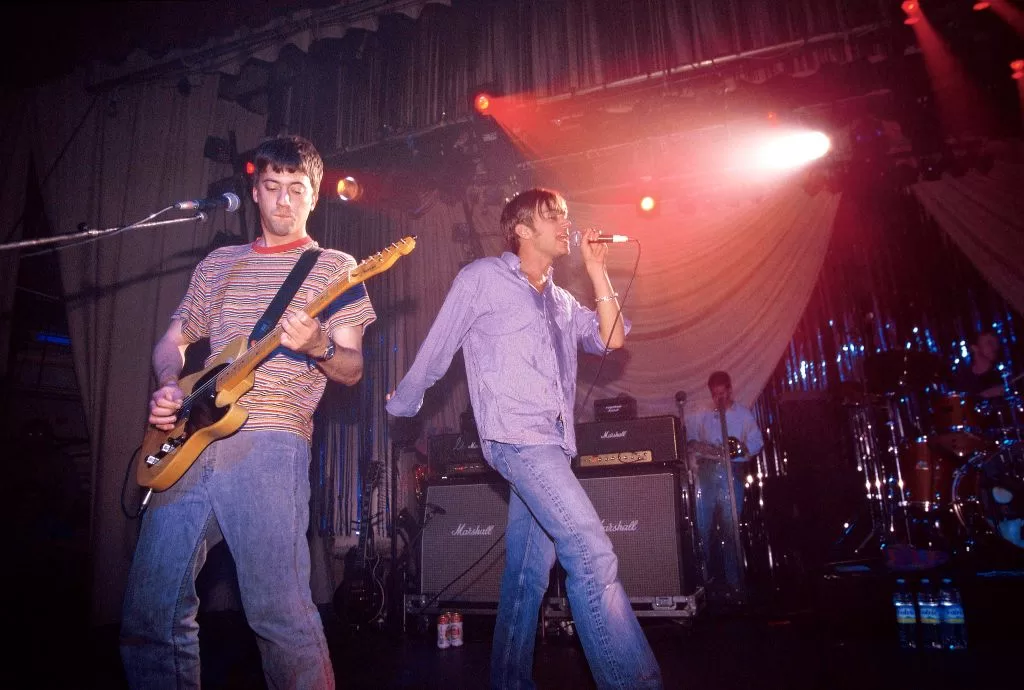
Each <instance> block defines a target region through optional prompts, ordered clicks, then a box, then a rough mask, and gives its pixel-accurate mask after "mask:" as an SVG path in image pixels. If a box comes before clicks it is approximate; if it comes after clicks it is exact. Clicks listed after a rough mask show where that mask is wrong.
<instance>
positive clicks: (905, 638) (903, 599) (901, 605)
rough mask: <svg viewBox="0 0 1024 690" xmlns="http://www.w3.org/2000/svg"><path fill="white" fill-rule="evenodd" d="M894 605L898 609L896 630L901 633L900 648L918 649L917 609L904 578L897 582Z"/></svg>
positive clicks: (893, 596) (893, 597)
mask: <svg viewBox="0 0 1024 690" xmlns="http://www.w3.org/2000/svg"><path fill="white" fill-rule="evenodd" d="M892 605H893V607H894V608H895V609H896V629H897V631H898V632H899V638H900V647H901V648H903V649H916V648H917V609H916V608H915V607H914V595H913V594H911V592H910V589H909V588H908V587H907V581H906V580H904V579H903V578H902V577H901V578H899V579H898V580H896V591H895V592H893V595H892Z"/></svg>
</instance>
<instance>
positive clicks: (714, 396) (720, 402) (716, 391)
mask: <svg viewBox="0 0 1024 690" xmlns="http://www.w3.org/2000/svg"><path fill="white" fill-rule="evenodd" d="M711 400H712V401H713V402H714V403H715V407H721V408H727V407H729V406H730V405H732V386H727V385H724V384H719V385H717V386H711Z"/></svg>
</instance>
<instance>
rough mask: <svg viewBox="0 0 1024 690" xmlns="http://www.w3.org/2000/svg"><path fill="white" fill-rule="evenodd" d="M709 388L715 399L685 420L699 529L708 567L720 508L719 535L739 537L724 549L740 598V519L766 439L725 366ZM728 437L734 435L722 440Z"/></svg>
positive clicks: (733, 592) (729, 581)
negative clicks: (751, 467)
mask: <svg viewBox="0 0 1024 690" xmlns="http://www.w3.org/2000/svg"><path fill="white" fill-rule="evenodd" d="M708 390H709V391H710V393H711V405H710V406H708V407H707V408H705V409H703V410H700V411H699V412H697V413H696V414H695V415H693V416H692V417H691V418H690V419H689V420H688V423H687V425H686V438H687V439H688V441H689V451H690V460H691V464H692V465H694V467H692V469H693V471H694V474H695V476H696V477H697V489H698V501H697V531H698V532H699V534H700V541H701V546H702V548H703V555H704V564H705V568H707V567H708V562H709V557H710V555H711V550H712V545H713V541H712V538H713V534H714V530H713V527H714V521H715V515H716V513H717V514H718V516H719V520H720V523H719V524H720V526H721V530H722V531H721V534H722V535H723V537H722V538H720V540H719V541H720V542H721V541H724V540H725V539H728V538H729V537H732V538H733V540H735V543H731V542H726V543H724V544H721V547H722V548H721V552H722V558H723V564H722V565H723V571H724V576H725V581H726V583H725V584H726V585H727V589H726V592H727V593H728V594H729V595H730V596H731V597H732V598H734V599H738V598H741V596H740V595H741V592H742V580H743V578H742V568H743V564H742V561H741V553H740V551H739V544H740V542H739V524H740V519H741V517H742V512H743V492H744V487H745V486H746V481H745V479H746V475H747V471H748V464H749V462H748V461H749V460H750V458H752V457H754V456H755V455H757V454H758V453H759V452H761V448H762V447H763V446H764V439H763V438H762V436H761V429H760V428H759V427H758V425H757V420H756V419H754V415H753V413H752V412H751V411H750V410H749V409H747V408H746V407H743V406H742V405H740V404H738V403H737V402H736V401H734V400H733V397H732V379H730V378H729V374H727V373H726V372H724V371H716V372H714V373H712V374H711V376H710V377H708ZM723 428H724V431H725V435H724V436H723ZM723 438H726V439H731V440H730V441H729V442H728V443H726V444H723V443H722V439H723ZM724 446H728V455H729V458H730V465H731V467H729V466H727V465H726V463H725V460H724V457H725V456H726V448H725V447H724ZM729 469H731V470H732V472H731V474H732V478H733V483H732V495H730V491H729V484H728V476H729ZM733 500H735V504H733ZM734 506H735V511H734V510H733V508H734ZM734 514H735V516H736V518H735V521H734V520H733V515H734Z"/></svg>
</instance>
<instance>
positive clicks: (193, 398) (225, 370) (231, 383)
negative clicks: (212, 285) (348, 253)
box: [135, 237, 416, 491]
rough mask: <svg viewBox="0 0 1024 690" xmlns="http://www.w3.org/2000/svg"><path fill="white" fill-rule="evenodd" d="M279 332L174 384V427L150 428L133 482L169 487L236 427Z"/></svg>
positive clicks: (406, 249)
mask: <svg viewBox="0 0 1024 690" xmlns="http://www.w3.org/2000/svg"><path fill="white" fill-rule="evenodd" d="M415 247H416V238H415V237H405V238H403V239H401V240H399V241H398V242H395V243H394V244H392V245H391V246H390V247H388V248H386V249H384V250H383V251H380V252H378V253H376V254H374V255H373V256H371V257H369V258H367V259H365V260H364V261H363V262H362V263H360V264H359V265H358V266H356V267H355V268H353V269H351V270H349V271H345V272H344V273H342V274H341V275H339V276H338V277H336V278H335V279H334V280H332V281H331V282H330V283H329V284H328V285H327V287H326V288H325V289H324V291H323V292H321V293H320V294H319V295H317V296H316V297H315V298H314V299H313V300H312V301H311V302H310V303H309V304H307V305H306V307H305V309H304V310H303V311H305V312H306V313H307V314H309V315H310V316H316V315H317V314H319V313H320V312H322V311H323V310H324V309H326V308H327V307H328V306H329V305H330V304H331V302H333V301H334V300H335V299H336V298H337V297H338V296H339V295H341V294H342V293H343V292H345V291H346V290H348V289H349V288H351V287H352V286H353V285H357V284H359V283H362V282H363V281H365V280H367V279H368V278H370V277H372V276H375V275H377V274H378V273H383V272H384V271H386V270H387V269H389V268H391V266H393V265H394V263H395V262H396V261H398V259H399V257H401V256H405V255H407V254H409V253H410V252H411V251H412V250H413V249H414V248H415ZM281 333H282V329H281V326H280V325H278V326H276V327H275V328H274V329H273V330H271V331H270V332H269V333H267V334H266V335H265V336H263V337H262V338H260V339H259V340H257V341H256V342H255V343H253V344H252V346H249V344H248V342H247V341H248V338H247V337H246V336H240V337H238V338H235V339H234V340H232V341H231V342H230V343H228V345H227V346H226V347H225V348H224V349H223V350H222V351H221V352H220V353H218V355H217V356H216V358H215V359H214V360H213V362H212V363H211V364H210V365H209V366H208V367H206V368H205V369H203V370H202V371H199V372H196V373H195V374H191V375H189V376H185V377H183V378H182V379H181V380H180V381H179V382H178V386H179V387H180V388H181V391H182V393H184V394H185V395H184V398H183V399H182V401H181V408H180V409H179V410H178V413H177V421H176V423H175V425H174V428H173V429H172V430H170V431H161V430H160V429H157V428H156V427H154V426H150V427H149V428H148V429H147V430H146V433H145V435H144V437H143V439H142V445H141V446H140V448H139V451H138V454H137V455H136V458H135V464H136V472H135V477H136V481H137V482H138V484H139V485H140V486H142V487H144V488H147V489H151V490H152V491H164V490H166V489H168V488H170V487H171V486H173V485H174V483H175V482H177V481H178V480H179V479H180V478H181V477H182V475H184V474H185V471H186V470H188V468H189V467H191V466H192V463H193V462H195V460H196V458H198V457H199V454H200V453H201V452H202V451H203V449H204V448H206V447H207V446H208V445H210V444H211V443H212V442H214V441H216V440H218V439H221V438H224V437H225V436H229V435H231V434H233V433H235V432H236V431H238V429H239V428H241V426H242V425H243V424H244V423H245V420H246V419H248V417H249V413H248V412H247V411H246V410H245V408H244V407H242V405H240V404H239V403H238V399H239V398H241V397H242V396H243V395H245V394H246V393H247V392H249V390H250V389H251V388H252V386H253V383H254V382H255V379H256V374H255V371H256V367H258V366H259V365H260V363H262V362H263V360H265V359H266V358H267V357H269V356H270V354H271V353H272V352H273V351H274V350H276V349H277V347H278V346H279V345H280V344H281Z"/></svg>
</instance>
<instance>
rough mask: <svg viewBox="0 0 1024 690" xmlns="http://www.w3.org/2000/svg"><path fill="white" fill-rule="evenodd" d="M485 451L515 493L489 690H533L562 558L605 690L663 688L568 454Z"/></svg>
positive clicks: (548, 448)
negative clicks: (545, 615) (540, 635)
mask: <svg viewBox="0 0 1024 690" xmlns="http://www.w3.org/2000/svg"><path fill="white" fill-rule="evenodd" d="M481 445H482V449H483V452H484V457H485V458H486V459H487V462H488V463H489V464H490V465H491V466H492V467H493V468H494V469H496V470H497V471H498V472H499V473H500V474H501V475H502V476H503V477H505V479H507V480H508V481H509V484H510V487H511V491H510V492H509V494H510V495H509V508H508V527H507V529H506V532H505V572H504V573H503V575H502V580H501V593H500V595H499V602H498V615H497V621H496V622H495V631H494V641H493V647H492V649H491V687H492V688H501V689H503V690H504V689H506V688H516V689H518V688H533V687H535V686H534V684H533V680H532V675H533V651H534V643H535V639H536V633H537V621H538V616H539V613H540V607H541V603H542V601H543V598H544V593H545V592H546V591H547V588H548V583H549V580H550V574H551V568H552V566H553V565H554V563H555V558H556V556H557V558H558V560H559V562H560V563H561V564H562V567H563V568H564V569H565V571H566V583H565V584H566V593H567V595H568V598H569V606H570V608H571V610H572V616H573V621H574V622H575V624H576V629H577V631H578V633H579V639H580V642H581V643H582V645H583V651H584V653H585V654H586V657H587V662H588V663H589V665H590V671H591V673H592V674H593V676H594V680H595V682H596V684H597V687H598V688H602V689H603V688H661V687H662V683H661V670H660V669H659V668H658V662H657V661H656V660H655V658H654V654H653V652H652V651H651V647H650V645H649V644H648V642H647V638H646V637H645V636H644V632H643V630H642V629H641V628H640V623H639V621H638V620H637V618H636V614H635V613H634V612H633V609H632V607H631V605H630V602H629V599H628V597H627V596H626V592H625V590H624V589H623V588H622V583H621V582H620V581H619V579H618V560H617V559H616V557H615V554H614V553H613V551H612V544H611V541H610V540H609V539H608V536H607V535H606V534H605V532H604V527H603V525H602V524H601V520H600V518H599V517H598V515H597V511H595V510H594V506H593V505H592V504H591V502H590V499H589V498H588V496H587V494H586V493H585V492H584V490H583V487H582V486H581V485H580V483H579V480H577V479H576V476H575V475H574V474H573V472H572V468H571V467H570V462H569V461H570V458H569V456H568V455H566V453H565V451H563V450H562V449H561V448H560V447H559V446H556V445H536V446H518V445H510V444H506V443H497V442H494V441H484V442H483V443H482V444H481Z"/></svg>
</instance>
